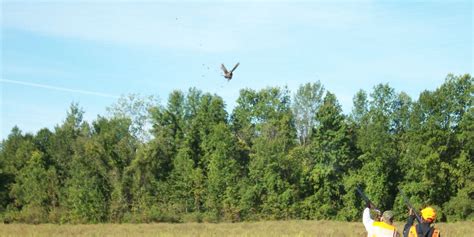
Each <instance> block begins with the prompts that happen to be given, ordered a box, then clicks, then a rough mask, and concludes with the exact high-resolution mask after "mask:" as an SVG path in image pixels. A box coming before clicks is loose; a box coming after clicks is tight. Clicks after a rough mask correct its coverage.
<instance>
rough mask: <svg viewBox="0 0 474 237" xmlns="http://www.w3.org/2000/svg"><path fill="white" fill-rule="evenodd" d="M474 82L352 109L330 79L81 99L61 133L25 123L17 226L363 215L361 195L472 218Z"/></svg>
mask: <svg viewBox="0 0 474 237" xmlns="http://www.w3.org/2000/svg"><path fill="white" fill-rule="evenodd" d="M473 92H474V87H473V77H471V76H470V75H468V74H467V75H459V76H455V75H452V74H449V75H448V76H447V77H446V80H445V82H444V83H443V84H442V85H441V86H439V87H438V88H437V89H436V90H434V91H428V90H426V91H423V92H422V93H421V94H420V95H419V98H418V99H417V100H413V99H412V98H410V96H408V95H407V94H406V93H404V92H396V91H395V90H394V88H392V87H390V86H389V85H388V84H379V85H376V86H374V87H373V89H372V91H370V92H366V91H364V90H360V91H358V92H357V94H356V95H355V96H354V98H353V107H352V111H351V112H350V113H349V114H348V115H345V114H344V113H343V111H342V109H341V106H340V104H339V102H338V100H337V98H336V96H335V95H334V94H333V93H331V92H330V91H327V90H326V89H325V88H324V86H323V85H322V84H321V83H320V82H313V83H306V84H304V85H301V86H300V87H299V89H298V90H297V91H296V92H295V93H293V94H291V92H290V91H289V90H288V89H286V88H279V87H268V88H265V89H261V90H253V89H242V90H241V91H240V95H239V97H238V99H237V101H236V106H235V108H234V109H233V111H232V112H231V113H230V114H229V113H228V112H227V111H226V109H225V103H224V101H223V99H222V98H221V97H219V96H218V95H215V94H214V95H213V94H210V93H204V92H202V91H200V90H198V89H195V88H191V89H189V90H188V91H186V92H183V91H179V90H176V91H173V92H172V93H170V95H169V97H168V100H167V103H166V105H161V104H160V103H157V102H156V101H155V100H154V99H153V98H145V97H140V96H139V95H130V96H128V97H122V98H121V99H119V100H118V101H117V103H115V104H114V105H112V106H111V107H110V108H108V112H109V114H108V116H100V115H99V116H98V117H97V119H95V120H94V121H92V122H91V123H88V122H87V121H84V120H83V114H84V111H83V110H82V109H81V108H80V107H79V105H78V104H74V103H73V104H72V105H71V106H70V108H69V110H68V111H67V116H66V119H65V120H64V121H63V122H62V123H61V124H58V125H57V126H55V127H54V129H52V130H50V129H47V128H44V129H41V130H39V131H38V132H36V134H30V133H23V132H22V131H21V130H20V129H19V128H18V127H14V128H13V129H12V130H11V132H10V134H9V135H8V137H7V138H6V139H4V140H3V141H2V142H1V145H0V218H1V219H3V221H4V222H26V223H44V222H50V223H100V222H113V223H121V222H132V223H137V222H155V221H164V222H187V221H198V222H199V221H206V222H219V221H232V222H233V221H252V220H275V219H332V220H345V221H355V220H360V218H361V213H362V210H363V208H364V205H365V204H364V202H363V200H361V198H360V197H359V196H357V193H356V191H355V187H361V188H362V189H363V190H365V192H366V194H367V195H368V196H369V197H370V198H371V199H372V201H373V202H374V203H376V204H377V205H378V207H379V208H380V209H383V210H384V209H392V210H394V212H395V213H396V218H398V219H399V220H401V219H404V218H405V217H406V213H407V210H406V207H405V206H404V203H403V198H402V197H401V196H400V194H399V188H401V189H403V190H404V192H405V193H406V194H407V195H408V196H409V197H410V200H411V201H412V203H413V205H414V206H415V207H418V208H421V207H424V206H426V205H431V206H434V207H435V208H436V209H437V210H438V219H439V220H440V221H457V220H473V219H474V214H473V213H472V209H473V202H472V200H473V197H474V185H473V180H474V179H473V178H474V172H473V171H472V170H473V157H474V155H473V154H474V153H473V150H474V144H473V142H474V132H473V131H474V120H473V116H474V110H473V106H472V105H473V104H472V102H473Z"/></svg>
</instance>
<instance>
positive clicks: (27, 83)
mask: <svg viewBox="0 0 474 237" xmlns="http://www.w3.org/2000/svg"><path fill="white" fill-rule="evenodd" d="M0 82H3V83H9V84H17V85H23V86H29V87H36V88H43V89H48V90H57V91H65V92H72V93H80V94H88V95H95V96H101V97H108V98H115V99H118V98H119V97H118V96H116V95H111V94H106V93H101V92H96V91H89V90H81V89H71V88H65V87H58V86H52V85H46V84H39V83H32V82H26V81H17V80H8V79H0Z"/></svg>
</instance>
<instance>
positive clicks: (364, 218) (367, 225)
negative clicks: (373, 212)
mask: <svg viewBox="0 0 474 237" xmlns="http://www.w3.org/2000/svg"><path fill="white" fill-rule="evenodd" d="M362 223H364V226H365V230H367V232H369V230H370V229H372V225H373V224H374V220H372V219H370V209H369V208H365V209H364V213H363V215H362Z"/></svg>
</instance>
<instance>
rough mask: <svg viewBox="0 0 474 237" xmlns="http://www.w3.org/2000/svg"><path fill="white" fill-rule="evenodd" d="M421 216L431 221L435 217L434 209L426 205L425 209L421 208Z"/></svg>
mask: <svg viewBox="0 0 474 237" xmlns="http://www.w3.org/2000/svg"><path fill="white" fill-rule="evenodd" d="M421 216H422V217H423V219H425V220H427V221H429V222H433V221H434V220H435V219H436V211H435V209H434V208H432V207H426V208H425V209H423V210H421Z"/></svg>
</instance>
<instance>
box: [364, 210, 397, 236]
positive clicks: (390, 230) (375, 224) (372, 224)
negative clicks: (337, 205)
mask: <svg viewBox="0 0 474 237" xmlns="http://www.w3.org/2000/svg"><path fill="white" fill-rule="evenodd" d="M362 223H364V227H365V230H367V236H368V237H400V234H399V233H398V231H397V229H396V228H395V226H394V225H393V212H392V211H385V212H384V213H383V214H382V217H381V218H380V221H374V220H372V218H370V209H369V207H367V208H365V210H364V213H363V214H362Z"/></svg>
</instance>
